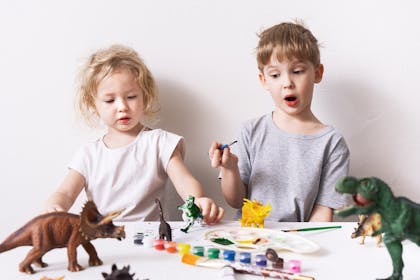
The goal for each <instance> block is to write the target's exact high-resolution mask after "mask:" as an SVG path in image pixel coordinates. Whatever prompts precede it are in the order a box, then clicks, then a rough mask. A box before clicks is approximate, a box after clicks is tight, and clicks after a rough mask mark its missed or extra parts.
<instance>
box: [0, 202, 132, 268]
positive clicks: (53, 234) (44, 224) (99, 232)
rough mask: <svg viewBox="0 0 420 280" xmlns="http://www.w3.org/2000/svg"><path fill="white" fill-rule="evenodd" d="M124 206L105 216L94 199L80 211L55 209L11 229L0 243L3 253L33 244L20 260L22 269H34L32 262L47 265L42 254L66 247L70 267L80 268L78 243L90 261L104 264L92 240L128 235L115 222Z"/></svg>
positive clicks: (122, 227) (119, 238)
mask: <svg viewBox="0 0 420 280" xmlns="http://www.w3.org/2000/svg"><path fill="white" fill-rule="evenodd" d="M122 211H123V210H120V211H116V212H112V213H110V214H108V215H106V216H102V215H101V214H100V213H99V212H98V210H97V208H96V205H95V203H93V201H88V202H86V204H85V205H84V207H83V210H82V212H81V214H80V216H79V215H75V214H71V213H66V212H53V213H48V214H43V215H39V216H37V217H35V218H33V219H32V220H30V221H29V222H28V223H26V224H25V225H24V226H23V227H21V228H20V229H18V230H17V231H16V232H14V233H12V234H11V235H10V236H9V237H8V238H6V240H4V241H3V243H1V244H0V253H2V252H5V251H8V250H11V249H14V248H16V247H19V246H33V248H32V249H31V250H30V251H29V253H28V254H27V255H26V258H25V259H24V260H23V261H22V262H21V263H20V264H19V271H21V272H26V273H29V274H32V273H34V272H35V271H34V270H33V269H32V267H31V264H36V265H38V266H40V267H45V266H47V264H46V263H44V262H43V261H42V256H43V255H44V254H45V253H47V252H48V251H50V250H52V249H55V248H63V247H67V255H68V261H69V263H68V268H67V269H68V270H69V271H79V270H81V269H82V267H81V266H80V265H79V264H78V263H77V247H78V246H79V245H82V246H83V248H84V249H85V250H86V252H87V253H88V255H89V265H91V266H96V265H101V264H102V261H101V260H100V259H99V257H98V254H97V253H96V250H95V247H93V245H92V243H91V242H90V241H91V240H93V239H96V238H107V237H109V238H117V239H118V240H121V238H125V231H124V226H118V227H117V226H115V225H114V224H113V223H112V219H114V218H115V217H117V216H118V215H120V214H121V212H122Z"/></svg>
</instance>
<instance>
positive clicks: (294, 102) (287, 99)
mask: <svg viewBox="0 0 420 280" xmlns="http://www.w3.org/2000/svg"><path fill="white" fill-rule="evenodd" d="M284 101H285V102H286V104H287V105H288V106H296V105H297V97H296V96H293V95H289V96H286V97H285V98H284Z"/></svg>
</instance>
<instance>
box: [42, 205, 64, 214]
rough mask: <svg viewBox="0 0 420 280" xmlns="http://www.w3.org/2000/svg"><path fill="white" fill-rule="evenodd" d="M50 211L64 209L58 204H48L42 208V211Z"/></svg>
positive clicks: (62, 210)
mask: <svg viewBox="0 0 420 280" xmlns="http://www.w3.org/2000/svg"><path fill="white" fill-rule="evenodd" d="M52 212H66V210H65V209H64V208H63V207H61V206H60V205H48V206H47V207H46V208H45V209H44V213H52Z"/></svg>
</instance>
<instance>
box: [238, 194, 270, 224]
mask: <svg viewBox="0 0 420 280" xmlns="http://www.w3.org/2000/svg"><path fill="white" fill-rule="evenodd" d="M270 211H271V205H270V204H267V205H262V203H261V202H259V201H257V200H256V199H254V200H253V201H251V200H249V199H246V198H244V204H243V206H242V219H240V220H239V221H240V222H241V226H242V227H259V228H263V227H264V218H265V217H267V216H268V214H269V213H270Z"/></svg>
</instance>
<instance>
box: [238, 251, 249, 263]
mask: <svg viewBox="0 0 420 280" xmlns="http://www.w3.org/2000/svg"><path fill="white" fill-rule="evenodd" d="M239 262H241V263H251V253H248V252H241V253H240V254H239Z"/></svg>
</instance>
